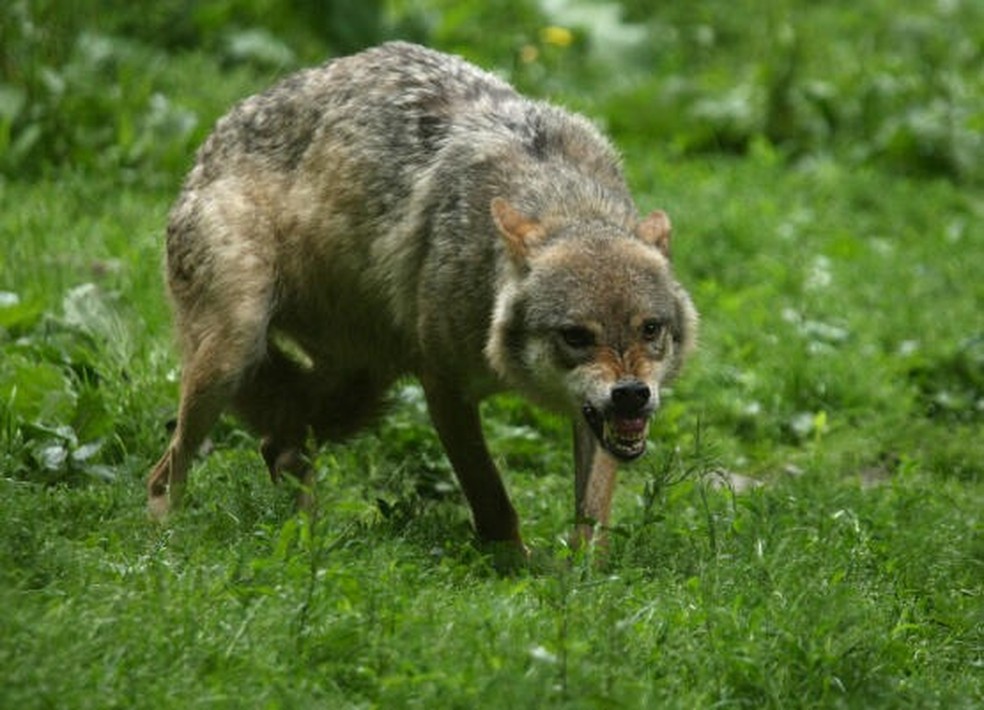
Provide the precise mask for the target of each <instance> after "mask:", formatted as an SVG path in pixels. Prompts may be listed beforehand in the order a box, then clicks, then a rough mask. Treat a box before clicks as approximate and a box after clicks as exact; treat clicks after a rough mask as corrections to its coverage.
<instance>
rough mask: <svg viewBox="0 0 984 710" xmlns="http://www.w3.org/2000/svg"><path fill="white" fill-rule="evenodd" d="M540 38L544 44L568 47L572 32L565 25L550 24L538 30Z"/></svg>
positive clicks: (572, 39)
mask: <svg viewBox="0 0 984 710" xmlns="http://www.w3.org/2000/svg"><path fill="white" fill-rule="evenodd" d="M540 39H541V40H542V41H543V43H544V44H552V45H554V46H555V47H570V46H571V43H572V42H573V41H574V33H573V32H571V31H570V30H569V29H567V28H566V27H557V26H556V25H551V26H550V27H544V28H543V29H542V30H540Z"/></svg>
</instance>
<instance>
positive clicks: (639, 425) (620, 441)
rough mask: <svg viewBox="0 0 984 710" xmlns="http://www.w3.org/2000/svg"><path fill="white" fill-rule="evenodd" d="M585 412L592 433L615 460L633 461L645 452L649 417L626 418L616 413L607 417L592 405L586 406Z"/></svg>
mask: <svg viewBox="0 0 984 710" xmlns="http://www.w3.org/2000/svg"><path fill="white" fill-rule="evenodd" d="M583 412H584V418H585V420H587V422H588V425H589V426H590V427H591V431H593V432H594V435H595V436H596V437H597V438H598V441H599V442H601V445H602V446H604V447H605V449H607V450H608V452H609V453H610V454H611V455H612V456H614V457H615V458H617V459H620V460H622V461H632V460H633V459H637V458H639V457H640V456H642V454H643V452H645V450H646V436H647V435H648V433H649V417H647V416H634V417H625V416H620V415H618V414H616V413H614V412H611V413H609V414H608V415H607V416H606V415H604V414H602V413H601V412H600V411H598V410H597V409H596V408H595V407H592V406H591V405H590V404H585V405H584V407H583Z"/></svg>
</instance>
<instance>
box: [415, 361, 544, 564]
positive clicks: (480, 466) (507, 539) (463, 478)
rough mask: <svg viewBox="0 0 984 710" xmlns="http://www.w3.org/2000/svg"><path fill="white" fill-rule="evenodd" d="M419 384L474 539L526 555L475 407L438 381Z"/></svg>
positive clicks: (515, 519) (433, 378)
mask: <svg viewBox="0 0 984 710" xmlns="http://www.w3.org/2000/svg"><path fill="white" fill-rule="evenodd" d="M421 383H422V384H423V386H424V394H425V395H426V397H427V407H428V409H429V411H430V416H431V420H432V421H433V422H434V427H435V428H436V429H437V433H438V436H439V437H440V439H441V443H442V444H443V445H444V451H445V452H446V453H447V455H448V458H449V459H450V460H451V466H452V467H453V468H454V472H455V474H456V475H457V477H458V481H459V482H460V483H461V488H462V490H463V491H464V492H465V497H466V498H467V499H468V504H469V505H470V506H471V509H472V515H473V516H474V519H475V531H476V532H477V533H478V537H479V538H480V539H481V540H483V541H485V542H491V543H506V544H507V545H508V546H509V547H514V548H516V550H518V551H520V552H522V554H523V555H524V556H525V549H526V548H525V547H524V546H523V541H522V538H521V537H520V535H519V518H518V517H517V515H516V510H515V509H514V508H513V506H512V503H511V502H510V501H509V495H508V494H507V493H506V488H505V486H504V485H503V483H502V478H501V477H500V476H499V471H498V470H497V469H496V467H495V464H494V463H493V462H492V457H491V456H490V455H489V451H488V448H487V447H486V445H485V437H484V436H483V435H482V426H481V421H480V419H479V414H478V405H477V403H474V402H471V401H469V400H468V399H466V398H465V397H464V396H463V395H462V394H461V392H460V391H459V390H458V389H457V388H455V387H452V386H448V385H446V384H444V383H441V382H439V381H437V378H436V377H426V376H425V377H421Z"/></svg>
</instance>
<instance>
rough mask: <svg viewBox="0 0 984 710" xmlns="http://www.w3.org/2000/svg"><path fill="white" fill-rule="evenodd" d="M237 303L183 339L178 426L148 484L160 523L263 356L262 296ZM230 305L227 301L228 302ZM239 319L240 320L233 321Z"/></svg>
mask: <svg viewBox="0 0 984 710" xmlns="http://www.w3.org/2000/svg"><path fill="white" fill-rule="evenodd" d="M252 300H253V302H254V303H255V305H254V307H249V305H248V304H249V299H242V300H238V301H235V303H236V308H235V309H229V310H230V311H234V312H233V313H224V312H223V313H210V314H208V317H207V318H205V317H201V316H200V314H199V316H200V317H199V319H197V320H196V319H195V318H192V317H190V316H189V317H186V318H185V319H184V320H185V322H186V323H188V324H190V327H189V328H186V329H185V330H184V332H183V333H182V334H183V335H184V341H185V343H184V344H185V348H184V352H185V357H184V361H183V364H182V375H181V401H180V405H179V407H178V422H177V427H176V428H175V431H174V435H173V436H172V437H171V442H170V444H169V445H168V448H167V450H166V451H165V452H164V455H163V456H162V457H161V459H160V460H159V461H158V462H157V465H156V466H154V468H153V470H152V471H151V473H150V476H149V477H148V479H147V506H148V510H149V512H150V514H151V515H152V516H153V517H155V518H163V517H164V516H165V515H166V514H167V513H168V511H169V510H170V509H171V507H173V506H176V505H178V504H180V501H181V496H182V493H183V490H184V485H185V481H186V479H187V477H188V469H189V467H190V466H191V463H192V460H193V458H194V456H195V452H196V451H198V449H199V447H200V446H201V445H202V442H203V441H204V440H205V437H206V436H207V435H208V432H209V430H211V428H212V426H213V425H214V424H215V422H216V420H217V419H218V417H219V415H220V414H221V413H222V410H223V409H224V408H225V407H226V405H227V404H228V403H229V401H230V400H231V399H232V397H233V395H234V394H235V391H236V389H237V388H238V387H239V386H240V383H241V381H242V379H243V376H244V373H246V372H247V371H248V370H249V369H250V368H251V367H253V363H255V361H256V360H257V359H258V358H259V357H260V356H261V355H262V352H263V347H264V341H265V337H266V336H265V329H266V323H267V319H268V314H267V309H268V299H267V298H266V297H265V296H263V295H262V294H258V295H256V296H254V298H253V299H252ZM227 302H231V301H227ZM236 315H238V318H237V317H235V316H236Z"/></svg>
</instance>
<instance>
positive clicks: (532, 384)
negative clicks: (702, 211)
mask: <svg viewBox="0 0 984 710" xmlns="http://www.w3.org/2000/svg"><path fill="white" fill-rule="evenodd" d="M492 217H493V221H494V223H495V225H496V227H497V228H498V230H499V232H500V234H501V235H502V237H503V239H504V242H505V252H506V254H507V255H508V257H509V261H510V264H509V265H508V266H507V268H506V273H505V275H504V276H503V278H502V283H501V285H500V290H499V293H498V300H497V302H496V308H495V313H494V315H493V322H492V330H491V335H490V338H489V341H488V343H487V345H486V350H485V352H486V356H487V357H488V359H489V361H490V362H491V364H492V366H493V368H494V369H495V370H496V371H497V372H498V373H499V375H500V376H501V377H503V378H504V379H505V380H506V381H507V382H510V383H511V384H512V385H513V386H515V387H517V388H519V389H520V390H521V391H522V392H523V393H524V394H525V395H527V396H529V397H530V398H531V399H533V400H534V401H538V402H539V403H541V404H543V405H544V406H547V407H550V408H552V409H555V410H560V411H566V412H570V413H572V414H573V415H574V416H578V417H584V418H585V419H586V421H587V423H588V424H589V425H590V427H591V429H592V431H594V433H595V435H596V436H597V438H598V440H599V442H601V444H602V446H604V447H605V449H607V450H608V451H609V452H610V453H611V454H612V455H613V456H615V457H616V458H619V459H622V460H626V461H628V460H632V459H635V458H637V457H638V456H640V455H641V454H642V453H643V452H644V451H645V449H646V436H647V433H648V428H649V419H650V417H651V415H652V414H653V412H654V411H655V410H656V408H657V407H658V406H659V402H660V387H661V386H662V385H663V384H664V383H666V382H667V381H668V380H669V379H670V378H672V377H673V375H675V374H676V372H677V371H678V370H679V368H680V366H681V365H682V363H683V359H684V357H685V356H686V355H687V353H688V352H689V351H690V350H691V349H692V347H693V345H694V342H695V339H696V331H697V312H696V310H695V309H694V306H693V304H692V303H691V301H690V298H689V296H688V295H687V293H686V292H685V291H684V290H683V288H682V287H681V286H680V285H679V284H678V283H677V282H676V280H675V279H674V278H673V275H672V273H671V270H670V263H669V241H670V222H669V219H668V218H667V216H666V215H665V214H664V213H663V212H659V211H657V212H653V213H652V214H650V215H649V216H648V217H646V218H644V219H642V220H640V221H639V222H638V223H637V224H636V225H635V226H634V228H631V229H626V228H624V227H621V226H617V225H614V224H607V223H605V222H604V221H602V220H578V221H574V222H567V223H564V222H561V223H560V224H545V223H543V222H540V221H538V220H537V219H535V218H531V217H528V216H527V215H525V214H523V213H522V212H520V211H519V210H517V209H515V208H514V207H513V206H511V205H510V204H509V203H508V202H506V201H505V200H503V199H501V198H496V199H495V200H493V201H492Z"/></svg>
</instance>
